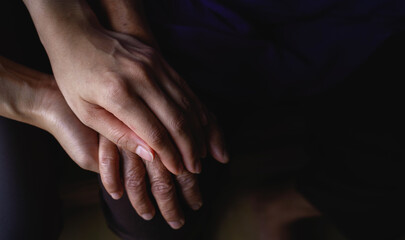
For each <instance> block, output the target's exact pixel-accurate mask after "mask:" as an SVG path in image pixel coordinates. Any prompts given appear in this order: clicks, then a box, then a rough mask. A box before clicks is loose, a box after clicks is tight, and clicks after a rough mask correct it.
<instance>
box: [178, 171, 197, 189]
mask: <svg viewBox="0 0 405 240" xmlns="http://www.w3.org/2000/svg"><path fill="white" fill-rule="evenodd" d="M177 182H178V183H179V184H180V186H181V187H182V189H183V190H184V191H187V190H190V189H193V188H195V187H196V186H197V180H196V179H195V178H194V177H193V175H192V174H191V173H186V174H182V175H180V176H177Z"/></svg>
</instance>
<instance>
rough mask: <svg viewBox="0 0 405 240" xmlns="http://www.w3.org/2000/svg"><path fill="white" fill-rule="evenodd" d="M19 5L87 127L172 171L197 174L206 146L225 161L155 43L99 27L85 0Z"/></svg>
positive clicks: (199, 109)
mask: <svg viewBox="0 0 405 240" xmlns="http://www.w3.org/2000/svg"><path fill="white" fill-rule="evenodd" d="M25 4H26V6H27V8H28V10H29V12H30V14H31V16H32V18H33V20H34V23H35V26H36V28H37V31H38V34H39V36H40V39H41V41H42V43H43V45H44V47H45V49H46V51H47V53H48V56H49V58H50V61H51V65H52V69H53V72H54V74H55V79H56V82H57V84H58V86H59V88H60V90H61V92H62V94H63V96H64V98H65V99H66V101H67V103H68V105H69V107H70V108H71V109H72V111H73V112H74V113H75V115H76V116H77V117H78V118H79V119H80V121H81V122H83V123H84V124H85V125H86V126H88V127H90V128H91V129H94V130H95V131H96V132H98V133H100V134H101V135H103V136H105V137H106V138H107V139H109V140H110V141H111V142H113V143H114V144H116V145H117V146H118V147H119V148H122V149H125V150H128V151H130V152H132V153H137V154H138V155H139V156H140V157H142V158H143V159H145V160H150V161H152V160H154V158H155V157H158V158H159V159H160V160H161V162H162V163H163V165H164V166H165V167H166V168H167V169H168V170H169V171H170V172H172V173H173V174H176V175H180V174H181V173H182V172H183V169H184V168H183V164H184V166H185V168H186V170H188V171H189V172H192V173H199V172H200V171H201V162H200V157H204V156H205V155H206V152H207V146H208V148H209V150H210V152H211V154H212V155H213V157H214V158H215V159H216V160H218V161H220V162H224V163H225V162H227V161H228V160H229V159H228V155H227V153H226V151H225V147H224V144H223V141H222V140H221V139H222V138H221V137H219V138H218V137H216V138H213V137H211V136H213V135H215V134H216V136H221V135H220V131H219V129H217V128H215V126H214V128H215V129H214V131H211V132H215V133H214V134H211V135H208V138H207V135H206V134H205V132H206V131H205V129H206V127H207V125H208V124H209V123H208V119H209V117H208V113H207V111H206V110H205V109H204V107H203V105H202V104H201V103H200V101H199V100H198V99H197V98H196V97H195V95H194V94H193V93H192V92H191V90H190V89H189V88H188V86H187V84H186V82H185V81H184V80H183V79H182V78H181V77H180V76H179V75H178V74H177V73H176V72H175V71H174V70H173V69H172V68H171V67H170V66H169V64H167V62H166V61H165V60H164V59H163V58H162V57H161V55H160V54H159V52H158V51H157V50H156V49H155V48H153V47H151V46H149V45H147V43H144V42H142V40H143V39H142V40H138V39H137V38H134V37H132V36H130V35H127V34H121V33H117V32H112V31H109V30H106V29H105V28H104V27H102V26H101V25H100V24H99V23H98V20H97V18H96V17H95V15H94V14H93V12H92V11H91V9H90V8H89V7H88V5H87V4H86V3H85V2H84V1H81V0H70V1H67V0H65V1H51V0H26V1H25ZM61 26H63V27H61ZM210 128H211V129H212V128H213V126H211V127H210ZM218 139H220V140H218ZM155 153H156V154H155Z"/></svg>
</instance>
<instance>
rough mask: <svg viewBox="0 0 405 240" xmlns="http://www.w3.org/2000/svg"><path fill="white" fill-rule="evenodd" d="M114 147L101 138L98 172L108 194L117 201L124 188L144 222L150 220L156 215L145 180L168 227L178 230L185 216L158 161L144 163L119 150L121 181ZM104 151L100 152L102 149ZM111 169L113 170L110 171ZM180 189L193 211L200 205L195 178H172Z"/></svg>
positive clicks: (193, 176) (173, 187) (127, 152)
mask: <svg viewBox="0 0 405 240" xmlns="http://www.w3.org/2000/svg"><path fill="white" fill-rule="evenodd" d="M114 148H115V149H116V147H115V145H114V144H113V143H112V142H110V141H108V140H107V139H105V138H104V139H102V138H100V173H101V174H102V173H104V174H102V175H101V179H102V181H103V185H104V187H105V188H106V190H107V192H108V193H110V195H111V196H112V197H113V198H115V199H118V198H119V197H120V196H121V195H122V192H123V188H125V190H126V192H127V195H128V198H129V200H130V202H131V204H132V206H133V207H134V209H135V210H136V212H137V213H138V214H139V215H140V216H141V217H142V218H143V219H145V220H151V219H152V218H153V216H154V215H155V209H154V206H153V204H152V202H151V200H150V199H149V195H148V192H149V190H148V189H147V185H146V183H147V181H148V180H149V183H150V186H151V192H152V195H153V196H154V198H155V200H156V202H157V204H158V207H159V209H160V212H161V213H162V216H163V217H164V219H165V220H166V221H167V222H168V224H169V225H170V226H171V227H172V228H174V229H179V228H181V227H182V226H183V225H184V223H185V219H184V215H183V213H182V210H181V208H180V204H179V202H178V196H177V193H176V187H175V184H174V180H173V178H172V175H171V174H170V172H169V171H168V170H167V169H166V168H165V167H164V166H163V164H162V163H161V161H160V160H159V159H156V160H155V161H153V162H149V161H143V160H142V159H141V158H140V157H139V156H137V155H136V154H134V153H131V152H129V151H127V150H122V149H121V150H120V153H121V157H122V166H121V167H122V169H121V172H122V178H123V185H124V186H122V183H121V180H120V175H119V172H120V171H117V170H118V169H119V166H118V164H117V163H118V162H119V155H118V154H117V153H116V151H111V150H114ZM102 149H103V150H102ZM111 169H116V170H115V171H111ZM175 180H176V181H177V183H178V186H179V187H180V190H181V193H182V197H183V198H184V199H185V200H186V202H187V203H188V204H189V206H190V207H191V208H192V209H193V210H198V209H199V208H200V207H201V206H202V199H201V194H200V191H199V188H198V183H197V178H196V175H194V174H191V173H189V172H186V171H185V172H183V173H182V174H181V175H178V176H175ZM118 196H119V197H118Z"/></svg>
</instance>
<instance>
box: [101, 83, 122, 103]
mask: <svg viewBox="0 0 405 240" xmlns="http://www.w3.org/2000/svg"><path fill="white" fill-rule="evenodd" d="M104 89H105V94H106V98H107V100H116V99H122V97H123V96H126V93H127V88H126V84H125V82H124V81H123V80H122V79H111V80H108V81H106V83H105V86H104Z"/></svg>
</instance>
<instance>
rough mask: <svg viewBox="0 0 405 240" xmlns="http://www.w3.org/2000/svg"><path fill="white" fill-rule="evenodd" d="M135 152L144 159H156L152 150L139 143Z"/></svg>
mask: <svg viewBox="0 0 405 240" xmlns="http://www.w3.org/2000/svg"><path fill="white" fill-rule="evenodd" d="M135 153H136V154H137V155H138V156H140V157H141V158H142V159H143V160H146V161H150V162H152V161H153V159H154V156H153V154H152V153H151V152H149V151H148V150H146V149H145V148H144V147H142V146H141V145H139V146H138V147H137V148H136V150H135Z"/></svg>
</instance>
